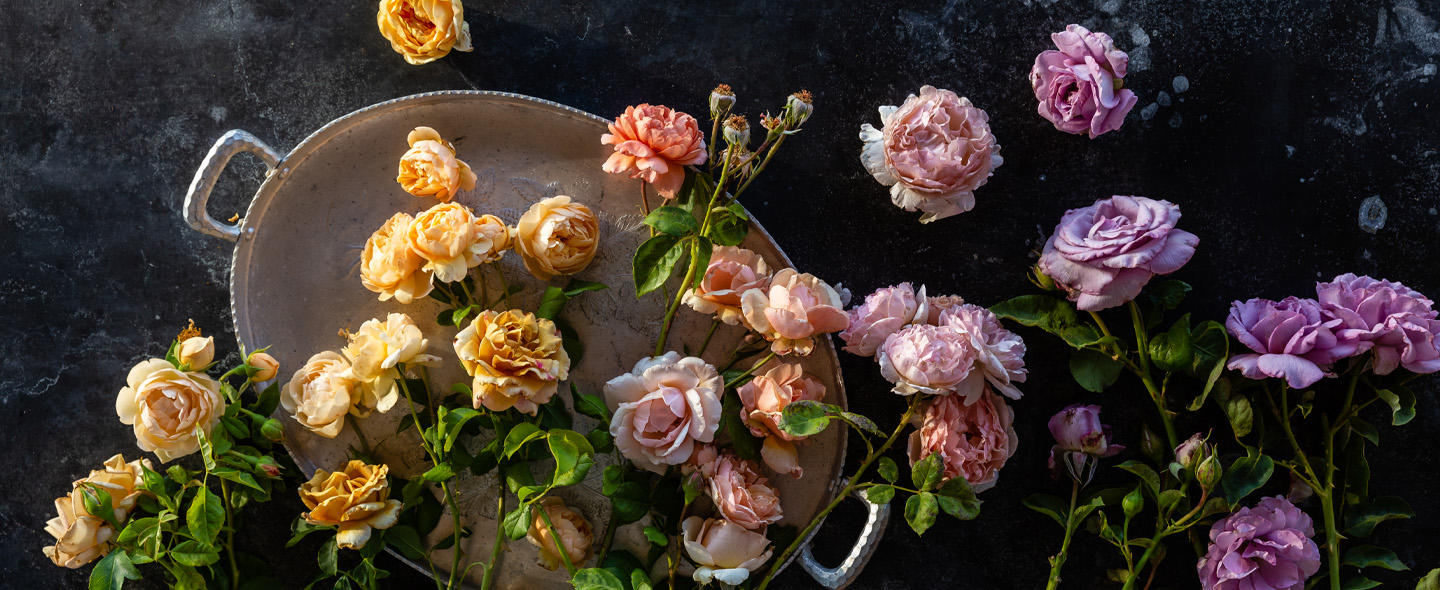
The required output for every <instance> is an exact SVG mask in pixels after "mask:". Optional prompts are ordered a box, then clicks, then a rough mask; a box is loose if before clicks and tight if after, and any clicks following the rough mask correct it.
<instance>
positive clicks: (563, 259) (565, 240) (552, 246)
mask: <svg viewBox="0 0 1440 590" xmlns="http://www.w3.org/2000/svg"><path fill="white" fill-rule="evenodd" d="M515 239H516V248H517V249H519V251H520V258H521V259H523V260H524V261H525V269H526V270H529V271H530V274H532V275H535V277H536V278H538V279H540V280H542V281H548V280H550V277H552V276H555V275H573V274H575V273H578V272H580V271H582V270H585V267H587V266H590V261H591V260H593V259H594V258H595V252H596V251H598V250H599V248H600V221H599V220H598V219H597V218H596V217H595V213H594V212H593V211H591V210H590V208H589V207H586V206H585V205H581V204H580V203H576V202H574V201H572V200H571V199H570V197H567V196H565V195H559V196H555V197H550V198H548V199H545V200H543V201H540V202H538V203H535V204H534V205H531V206H530V209H529V210H528V211H526V212H525V214H524V215H521V216H520V222H519V223H518V224H516V226H515Z"/></svg>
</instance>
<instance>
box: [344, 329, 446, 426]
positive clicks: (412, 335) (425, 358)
mask: <svg viewBox="0 0 1440 590" xmlns="http://www.w3.org/2000/svg"><path fill="white" fill-rule="evenodd" d="M428 346H429V342H428V341H427V340H425V335H424V334H421V333H420V327H419V326H417V325H415V321H414V320H411V319H410V316H407V315H405V314H403V313H392V314H390V315H388V316H386V319H385V321H384V322H381V321H380V320H378V319H373V320H368V321H366V322H365V323H363V324H361V325H360V330H359V331H358V332H355V333H354V334H350V335H349V340H348V342H347V343H346V344H345V348H344V349H342V350H341V352H343V353H344V354H345V358H346V359H348V360H349V361H350V375H351V377H354V378H355V380H357V381H361V382H363V383H364V386H362V387H361V388H360V390H359V391H360V397H359V399H355V400H352V401H353V404H352V405H353V406H354V408H353V409H352V413H354V414H355V416H356V417H358V418H365V417H367V416H369V415H370V412H371V411H373V410H379V411H380V413H381V414H384V413H385V412H388V411H390V408H391V407H393V406H394V405H395V402H396V401H397V400H399V399H400V388H399V386H398V385H397V384H396V380H397V379H399V378H400V372H399V371H398V370H396V368H395V366H396V365H398V364H400V363H412V364H422V365H424V364H434V363H436V362H438V361H439V360H440V359H439V358H437V357H434V356H431V355H428V354H425V349H426V348H427V347H428Z"/></svg>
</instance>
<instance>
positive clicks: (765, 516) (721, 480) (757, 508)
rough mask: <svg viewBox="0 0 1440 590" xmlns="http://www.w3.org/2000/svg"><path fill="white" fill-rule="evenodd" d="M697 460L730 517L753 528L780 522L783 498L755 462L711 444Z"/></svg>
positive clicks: (713, 498)
mask: <svg viewBox="0 0 1440 590" xmlns="http://www.w3.org/2000/svg"><path fill="white" fill-rule="evenodd" d="M696 459H697V461H696V466H697V467H698V468H699V470H700V474H701V475H703V476H704V477H705V482H706V491H707V492H708V493H709V494H710V500H711V501H713V502H715V507H716V508H717V509H718V510H719V511H720V514H721V515H722V516H724V517H725V518H726V519H727V520H729V521H730V522H733V523H735V524H738V525H740V526H743V527H745V528H747V529H750V530H755V529H763V528H764V527H765V526H766V525H768V524H772V523H775V522H779V521H780V517H781V516H782V514H781V511H780V498H779V497H778V496H776V494H775V488H773V487H771V486H770V481H769V480H767V479H765V477H763V476H761V475H760V470H759V468H758V467H757V466H756V465H755V463H753V462H751V461H747V460H745V459H742V458H740V457H739V456H738V455H736V454H735V453H734V452H733V451H730V450H728V449H727V450H724V451H717V450H716V449H715V448H714V447H712V446H710V445H705V446H704V447H701V449H700V451H699V452H698V453H697V454H696Z"/></svg>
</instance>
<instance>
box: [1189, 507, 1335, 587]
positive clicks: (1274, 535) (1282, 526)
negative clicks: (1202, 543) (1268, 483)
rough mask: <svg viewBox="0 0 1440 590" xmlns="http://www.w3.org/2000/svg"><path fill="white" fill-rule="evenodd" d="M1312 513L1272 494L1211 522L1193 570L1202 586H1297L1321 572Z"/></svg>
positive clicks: (1303, 584)
mask: <svg viewBox="0 0 1440 590" xmlns="http://www.w3.org/2000/svg"><path fill="white" fill-rule="evenodd" d="M1314 536H1315V527H1314V523H1313V521H1312V520H1310V516H1309V515H1307V514H1305V513H1304V512H1301V511H1300V509H1299V508H1296V507H1295V505H1294V504H1291V503H1290V502H1288V501H1286V500H1285V499H1284V498H1281V497H1279V496H1275V497H1273V498H1263V499H1261V500H1260V502H1259V503H1257V504H1256V505H1255V507H1254V508H1241V509H1239V510H1236V511H1235V513H1234V514H1231V515H1230V516H1228V517H1226V518H1225V519H1223V520H1221V521H1219V522H1216V523H1215V524H1214V525H1213V526H1211V527H1210V550H1209V551H1207V552H1206V554H1205V557H1202V558H1200V562H1199V563H1198V564H1196V566H1195V569H1196V570H1198V571H1199V574H1200V587H1201V588H1204V589H1205V590H1301V589H1302V588H1304V587H1305V580H1306V579H1308V578H1309V577H1310V576H1313V575H1315V572H1318V571H1320V547H1319V546H1318V545H1316V544H1315V541H1314V540H1313V539H1311V537H1314Z"/></svg>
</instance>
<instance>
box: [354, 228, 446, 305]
mask: <svg viewBox="0 0 1440 590" xmlns="http://www.w3.org/2000/svg"><path fill="white" fill-rule="evenodd" d="M414 222H415V219H414V218H413V217H410V216H409V215H407V214H405V213H396V214H395V215H394V216H393V217H391V218H390V219H389V220H387V221H386V222H385V225H383V226H380V229H378V230H375V233H374V234H371V236H370V239H368V240H365V250H364V251H362V252H361V253H360V282H361V283H363V284H364V285H365V288H366V289H369V290H371V291H374V292H376V293H379V294H380V300H381V301H388V300H389V299H391V298H394V299H395V300H396V301H399V302H400V303H410V302H411V301H414V300H416V299H420V298H421V297H424V296H426V295H429V294H430V290H431V289H432V288H434V285H433V283H432V282H431V280H430V278H431V273H430V271H429V270H426V269H423V268H421V265H423V264H424V263H425V259H423V258H421V257H420V255H419V254H416V253H415V251H414V250H412V249H411V248H410V242H408V241H406V240H405V235H406V233H408V232H409V231H410V224H412V223H414Z"/></svg>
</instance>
